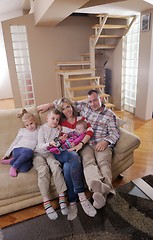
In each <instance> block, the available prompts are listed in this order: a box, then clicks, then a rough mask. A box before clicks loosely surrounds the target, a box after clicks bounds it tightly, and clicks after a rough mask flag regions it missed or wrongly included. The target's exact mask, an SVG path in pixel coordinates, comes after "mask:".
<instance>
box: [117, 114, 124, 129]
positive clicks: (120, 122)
mask: <svg viewBox="0 0 153 240" xmlns="http://www.w3.org/2000/svg"><path fill="white" fill-rule="evenodd" d="M125 123H126V122H125V121H124V120H122V119H121V118H119V117H117V116H116V124H117V126H118V127H122V126H123V125H124V124H125Z"/></svg>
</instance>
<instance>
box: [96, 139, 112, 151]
mask: <svg viewBox="0 0 153 240" xmlns="http://www.w3.org/2000/svg"><path fill="white" fill-rule="evenodd" d="M108 145H109V142H107V141H104V140H103V141H100V142H98V143H97V144H96V147H95V150H96V151H97V152H102V151H104V150H105V149H106V148H107V147H108Z"/></svg>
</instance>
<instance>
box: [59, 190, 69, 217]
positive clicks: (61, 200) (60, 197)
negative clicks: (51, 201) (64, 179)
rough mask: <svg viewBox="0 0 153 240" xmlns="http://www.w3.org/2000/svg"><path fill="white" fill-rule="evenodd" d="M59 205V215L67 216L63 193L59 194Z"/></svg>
mask: <svg viewBox="0 0 153 240" xmlns="http://www.w3.org/2000/svg"><path fill="white" fill-rule="evenodd" d="M59 205H60V209H61V213H62V214H63V215H68V208H67V205H66V200H65V195H64V193H61V194H59Z"/></svg>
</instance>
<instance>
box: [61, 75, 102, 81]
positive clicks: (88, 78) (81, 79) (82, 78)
mask: <svg viewBox="0 0 153 240" xmlns="http://www.w3.org/2000/svg"><path fill="white" fill-rule="evenodd" d="M99 79H100V77H99V76H98V77H80V78H65V81H66V82H75V81H86V80H89V81H90V80H99Z"/></svg>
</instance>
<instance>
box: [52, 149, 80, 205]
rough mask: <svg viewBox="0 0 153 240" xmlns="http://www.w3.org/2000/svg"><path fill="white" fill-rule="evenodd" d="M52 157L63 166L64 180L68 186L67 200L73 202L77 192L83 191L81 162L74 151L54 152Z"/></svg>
mask: <svg viewBox="0 0 153 240" xmlns="http://www.w3.org/2000/svg"><path fill="white" fill-rule="evenodd" d="M54 157H55V158H56V160H58V161H59V162H60V163H61V165H62V168H63V173H64V178H65V182H66V185H67V188H68V200H69V202H74V201H76V200H77V198H78V195H77V194H78V193H81V192H84V177H83V169H82V163H81V159H80V157H79V155H78V154H77V153H76V152H74V151H73V152H68V151H67V150H66V151H63V152H61V153H60V154H55V153H54Z"/></svg>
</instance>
